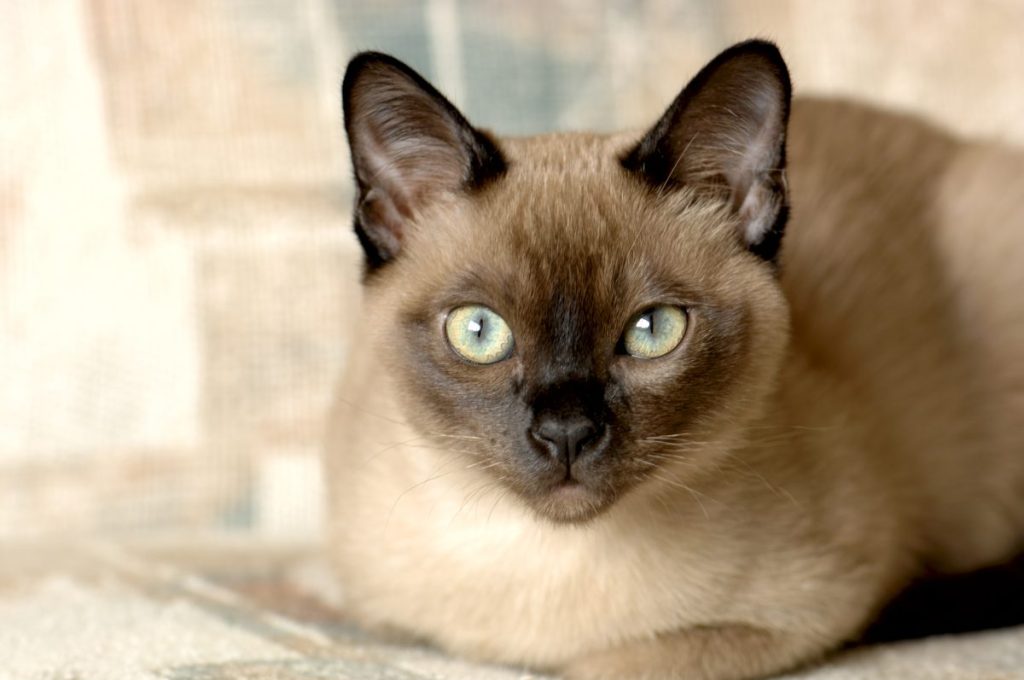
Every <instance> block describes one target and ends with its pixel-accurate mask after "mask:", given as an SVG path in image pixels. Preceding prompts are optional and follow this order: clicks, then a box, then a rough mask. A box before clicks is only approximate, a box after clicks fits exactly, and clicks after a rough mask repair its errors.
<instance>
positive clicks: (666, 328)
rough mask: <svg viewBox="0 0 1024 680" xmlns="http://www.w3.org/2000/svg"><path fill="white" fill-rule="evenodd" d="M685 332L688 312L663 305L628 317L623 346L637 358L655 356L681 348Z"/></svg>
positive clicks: (652, 357) (651, 357) (623, 335)
mask: <svg viewBox="0 0 1024 680" xmlns="http://www.w3.org/2000/svg"><path fill="white" fill-rule="evenodd" d="M685 333H686V312H684V311H683V310H682V309H680V308H679V307H673V306H671V305H660V306H658V307H651V308H650V309H647V310H644V311H642V312H640V313H639V314H637V315H636V316H634V317H633V318H632V319H630V320H629V323H628V324H627V325H626V331H625V333H623V334H622V346H623V348H624V349H625V350H626V353H627V354H630V355H631V356H634V357H637V358H638V359H656V358H658V357H661V356H665V355H666V354H668V353H669V352H671V351H672V350H674V349H675V348H676V347H678V346H679V343H680V342H682V340H683V335H684V334H685Z"/></svg>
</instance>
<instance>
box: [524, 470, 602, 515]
mask: <svg viewBox="0 0 1024 680" xmlns="http://www.w3.org/2000/svg"><path fill="white" fill-rule="evenodd" d="M590 476H592V475H588V474H587V473H586V472H580V471H578V470H576V469H575V468H566V469H565V471H564V472H562V474H561V476H560V478H556V479H551V478H549V480H548V481H547V483H546V484H545V483H541V484H538V485H535V486H534V488H533V489H531V492H529V493H528V494H526V496H527V497H526V499H525V500H527V502H528V503H529V505H530V506H531V507H532V508H533V510H534V511H535V512H536V513H537V514H539V515H540V516H542V517H543V518H544V519H547V520H550V521H554V522H557V523H560V524H561V523H567V524H579V523H584V522H588V521H590V520H592V519H594V518H595V517H597V516H598V515H600V514H601V513H603V512H604V511H605V510H607V509H608V508H609V507H611V505H612V504H613V503H614V501H615V498H617V494H614V493H612V492H611V489H610V487H609V485H608V484H602V483H598V481H599V480H596V479H589V477H590Z"/></svg>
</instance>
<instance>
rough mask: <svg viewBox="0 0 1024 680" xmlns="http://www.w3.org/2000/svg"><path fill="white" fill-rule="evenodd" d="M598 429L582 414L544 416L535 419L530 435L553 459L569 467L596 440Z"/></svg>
mask: <svg viewBox="0 0 1024 680" xmlns="http://www.w3.org/2000/svg"><path fill="white" fill-rule="evenodd" d="M598 434H599V433H598V427H597V425H595V424H594V421H592V420H591V419H590V418H588V417H586V416H585V415H582V414H572V415H568V416H557V415H552V414H545V415H542V416H540V417H539V418H537V419H536V420H535V421H534V423H533V426H532V427H531V428H530V435H531V436H532V437H533V438H534V439H535V440H536V441H537V443H539V444H540V445H541V446H542V447H543V449H544V450H545V451H546V452H547V453H548V454H549V455H550V456H551V457H552V458H554V459H556V460H559V461H561V462H562V464H564V465H565V466H566V467H571V466H572V464H573V463H574V462H575V461H576V459H577V458H578V457H579V456H580V453H581V452H582V451H583V449H584V448H585V447H586V446H587V444H590V443H591V442H592V441H594V440H595V439H597V438H598Z"/></svg>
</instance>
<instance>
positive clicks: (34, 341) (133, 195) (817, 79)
mask: <svg viewBox="0 0 1024 680" xmlns="http://www.w3.org/2000/svg"><path fill="white" fill-rule="evenodd" d="M752 35H758V36H765V37H770V38H774V39H776V40H778V41H779V42H780V44H781V46H782V48H783V51H784V53H785V54H786V55H787V57H788V58H789V60H790V61H791V66H792V70H793V75H794V81H795V83H796V85H797V88H798V90H799V91H803V92H827V93H838V94H843V95H849V96H857V97H862V98H866V99H870V100H874V101H878V102H882V103H885V104H888V105H892V106H897V107H900V108H904V109H909V110H914V111H918V112H920V113H922V114H923V115H926V116H928V117H929V118H932V119H933V120H936V121H939V122H941V123H942V124H944V125H946V126H948V127H951V128H953V129H956V130H959V131H962V132H964V133H969V134H979V135H985V136H993V137H998V138H1002V139H1005V140H1009V141H1014V142H1017V143H1024V69H1022V68H1021V64H1022V63H1024V3H1022V2H1019V1H1016V0H988V1H987V2H985V1H976V2H966V1H965V2H952V1H950V2H922V1H917V0H914V1H906V2H864V1H860V2H858V1H857V0H834V1H831V2H812V1H810V0H766V1H764V2H755V1H748V2H740V1H739V0H731V1H727V2H711V1H710V0H708V1H703V2H698V1H695V0H694V1H689V2H685V1H678V0H677V1H669V0H663V1H657V0H650V1H648V2H642V3H625V2H617V1H614V0H607V2H589V1H588V2H584V1H582V0H559V1H552V0H524V1H521V2H516V3H510V2H500V1H499V0H482V1H480V2H469V0H462V1H461V2H460V1H457V0H418V1H416V2H377V3H355V2H351V1H349V0H298V1H291V0H277V1H276V2H275V1H271V0H262V1H255V0H251V1H246V0H181V1H180V2H179V1H175V2H166V1H164V0H82V1H78V2H76V1H74V0H7V1H6V2H4V3H3V4H0V111H3V116H2V118H0V151H2V165H0V536H4V535H11V534H30V533H35V532H38V531H52V530H61V529H69V528H76V527H82V528H87V529H98V530H104V531H127V530H132V531H134V530H139V529H152V528H164V529H173V530H180V529H213V530H224V529H227V530H240V531H247V532H256V533H260V534H263V535H270V536H275V537H281V538H309V537H311V536H315V534H316V529H317V526H318V514H317V513H318V505H317V503H318V498H317V492H316V489H317V488H318V478H317V468H316V461H315V454H316V450H317V446H318V442H319V437H320V431H321V429H322V421H323V410H324V408H325V406H326V404H327V402H328V399H329V395H330V390H331V386H332V381H333V378H334V376H335V375H336V373H337V372H338V370H339V369H340V367H341V365H342V363H343V361H344V355H345V344H346V338H347V334H348V333H349V332H351V323H350V320H351V318H352V313H353V308H354V306H355V304H356V300H357V295H356V293H357V290H356V287H355V284H354V280H355V274H354V269H355V263H356V262H357V261H358V253H357V251H356V246H355V243H354V239H353V238H352V237H351V236H350V233H349V217H348V204H349V201H350V193H349V188H348V184H347V182H348V168H347V159H346V156H345V149H344V142H343V139H342V137H341V134H340V125H339V120H338V119H339V114H338V110H337V109H338V102H337V81H338V79H339V77H340V75H341V73H342V71H343V68H344V63H345V61H346V59H347V58H348V56H349V55H350V54H351V53H352V52H353V51H354V50H356V49H363V48H382V49H386V50H390V51H395V52H396V53H398V54H399V55H400V56H403V57H404V58H407V59H409V60H410V61H411V62H413V63H414V64H415V65H416V66H417V67H418V68H421V69H422V70H424V72H426V73H427V74H428V75H429V76H431V77H432V78H433V79H435V81H437V82H439V83H440V84H441V86H442V87H443V88H444V89H446V91H448V92H450V93H452V96H453V98H455V99H456V100H457V101H458V102H459V103H461V104H463V105H464V106H465V107H466V109H467V111H468V112H469V114H470V116H471V117H473V118H474V119H475V120H477V121H478V122H479V123H481V124H483V125H488V126H492V127H495V128H497V129H498V130H499V131H501V130H506V131H511V132H529V131H536V130H540V129H549V128H567V127H580V126H583V127H595V128H612V127H618V126H623V125H630V126H634V125H641V124H643V123H644V122H646V121H648V120H651V119H652V118H653V117H654V116H656V115H657V114H658V113H659V112H660V110H661V109H662V107H663V106H664V105H665V104H666V103H667V101H668V100H669V99H671V97H672V96H674V94H675V93H676V91H677V90H678V89H679V87H681V85H682V84H683V83H684V80H685V79H686V78H687V77H688V76H689V75H691V74H692V72H693V71H694V69H696V68H698V67H699V66H700V65H701V63H702V62H703V61H705V60H706V59H708V58H709V57H710V56H712V55H713V54H714V52H715V51H717V50H718V49H720V48H722V47H724V46H726V45H727V44H728V43H730V42H732V41H734V40H737V39H741V38H745V37H749V36H752Z"/></svg>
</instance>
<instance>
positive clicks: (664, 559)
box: [326, 100, 1024, 680]
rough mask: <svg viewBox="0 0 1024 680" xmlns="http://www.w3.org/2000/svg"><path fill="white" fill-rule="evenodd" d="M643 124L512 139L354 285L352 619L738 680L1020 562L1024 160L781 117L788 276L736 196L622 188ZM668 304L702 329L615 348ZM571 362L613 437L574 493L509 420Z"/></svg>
mask: <svg viewBox="0 0 1024 680" xmlns="http://www.w3.org/2000/svg"><path fill="white" fill-rule="evenodd" d="M350 132H351V130H350ZM637 138H638V136H637V135H636V134H622V135H612V136H599V135H585V134H565V135H549V136H542V137H535V138H530V139H506V140H501V141H499V142H498V147H499V148H500V151H501V154H502V156H503V158H504V159H505V160H507V168H503V174H502V176H501V177H500V178H498V179H495V180H494V181H491V182H489V183H487V185H486V186H483V187H481V188H479V189H476V190H473V191H461V190H457V188H455V187H453V188H452V189H451V190H449V191H444V192H439V193H438V194H437V195H436V196H435V197H434V198H432V199H431V201H430V202H429V204H427V205H424V206H422V207H421V208H420V209H418V210H417V211H416V212H415V218H414V219H413V220H412V221H411V222H409V223H408V224H406V225H404V226H403V233H402V239H401V252H400V254H398V255H397V256H395V257H394V258H393V261H390V262H388V263H387V264H386V265H385V266H382V267H380V268H379V269H378V270H376V271H374V272H373V273H372V274H371V275H370V276H369V277H368V279H367V283H366V290H365V300H364V310H363V316H362V321H361V322H360V324H359V325H358V326H357V327H356V329H355V334H356V342H355V344H354V347H353V349H352V353H351V357H350V359H349V367H348V370H347V373H346V377H345V379H344V381H343V383H342V385H341V387H340V389H339V392H338V399H337V401H336V405H335V409H334V413H333V416H332V431H331V436H330V441H329V446H328V451H327V456H326V464H327V475H328V482H329V485H330V489H329V490H330V499H331V504H330V518H331V527H332V529H331V540H330V553H331V555H332V557H333V559H334V561H335V563H336V565H337V568H338V571H339V574H340V576H341V578H342V580H343V583H344V586H345V589H346V591H347V593H348V597H349V600H348V602H349V606H350V608H351V609H352V611H353V612H354V613H355V614H356V615H357V616H358V617H359V619H360V620H361V621H363V622H364V623H365V624H366V625H368V626H371V627H397V628H399V629H401V630H404V631H407V632H409V633H411V634H413V635H415V636H417V637H421V638H423V639H426V640H429V641H431V642H434V643H436V644H438V645H440V646H442V647H444V648H445V649H448V650H450V651H452V652H454V653H457V654H462V655H466V656H469V657H473V658H477V659H483V660H491V661H499V662H506V663H511V664H522V665H528V666H533V667H537V668H542V669H553V670H556V671H561V672H564V673H565V674H566V675H568V676H570V677H572V678H581V679H590V678H652V679H654V678H657V679H663V680H670V679H675V678H679V679H682V678H686V679H687V680H692V679H695V678H705V679H707V680H729V679H736V680H739V679H742V678H755V677H761V676H763V675H767V674H770V673H774V672H777V671H780V670H784V669H786V668H790V667H793V666H795V665H798V664H801V663H804V662H808V661H810V660H813V659H815V658H818V657H820V656H821V655H822V654H824V653H826V652H827V651H829V650H830V649H833V648H835V647H836V646H837V645H839V644H841V643H842V642H843V641H845V640H848V639H850V638H852V637H853V636H855V635H857V634H858V633H859V632H860V631H861V630H862V629H863V627H864V626H865V625H866V624H867V623H868V622H869V621H870V619H871V617H872V616H873V615H874V614H875V613H876V612H877V611H878V609H879V608H880V607H881V606H882V605H883V604H884V603H885V602H886V601H887V600H888V599H889V598H890V597H891V596H892V594H893V593H894V592H896V591H897V590H898V589H899V588H901V587H903V586H904V585H905V584H906V583H907V582H908V581H909V580H910V579H912V578H913V577H915V576H916V575H918V574H920V573H922V572H923V571H924V570H926V569H928V570H945V571H950V572H954V571H962V570H968V569H972V568H977V567H980V566H983V565H986V564H990V563H994V562H997V561H999V560H1002V559H1005V558H1007V557H1009V556H1011V555H1012V554H1014V553H1015V552H1016V551H1020V550H1021V549H1022V548H1024V540H1022V539H1024V428H1022V427H1021V425H1020V424H1021V423H1022V422H1024V304H1021V301H1020V297H1019V295H1020V291H1021V290H1024V268H1022V267H1021V266H1020V265H1019V261H1020V258H1021V257H1024V245H1022V237H1024V209H1022V208H1021V205H1020V202H1019V197H1020V196H1022V195H1024V158H1022V156H1021V155H1020V154H1016V153H1012V152H1008V151H1003V150H1000V149H997V148H994V147H989V146H985V145H980V144H973V143H966V142H962V141H959V140H956V139H953V138H952V137H950V136H948V135H946V134H945V133H943V132H940V131H938V130H935V129H933V128H931V127H929V126H928V125H926V124H923V123H921V122H919V121H917V120H915V119H912V118H909V117H904V116H898V115H894V114H890V113H885V112H881V111H877V110H873V109H870V108H868V107H864V106H860V105H856V104H852V103H843V102H834V101H813V100H805V101H800V100H798V101H797V102H795V103H794V107H793V110H792V117H791V121H790V126H789V145H788V156H789V170H788V183H789V186H790V188H791V195H792V219H791V221H790V224H789V226H788V228H787V233H786V237H785V239H784V241H783V244H784V245H783V249H782V254H781V259H780V262H779V269H778V271H777V270H776V269H775V268H774V267H773V266H772V265H771V264H770V263H768V262H766V261H764V260H762V259H760V258H758V257H756V256H755V255H753V254H751V252H750V251H749V250H747V249H746V248H745V247H744V244H743V243H742V241H741V240H740V239H738V238H737V226H738V225H737V213H736V212H735V211H734V210H732V209H730V206H729V204H728V202H726V201H722V200H721V199H720V198H719V199H714V200H713V198H712V195H711V194H706V195H705V194H700V193H699V192H697V191H695V190H693V189H690V188H688V187H687V186H680V187H673V188H671V190H668V189H666V190H662V191H652V190H651V187H649V186H645V185H644V184H643V183H642V182H640V181H638V180H637V178H636V177H634V176H632V175H630V174H629V173H628V172H625V171H624V170H623V167H622V164H621V162H620V159H621V158H623V156H624V155H625V154H627V153H628V151H629V150H630V149H631V148H633V146H634V145H635V144H636V141H637ZM733 207H735V206H733ZM392 246H393V244H392ZM665 300H669V301H671V302H672V303H674V304H680V305H684V306H686V307H687V308H688V309H689V310H690V311H691V319H690V328H689V329H688V331H687V336H686V338H685V340H684V342H683V345H681V346H680V348H679V349H678V350H677V351H676V352H674V353H673V354H672V355H671V358H670V359H669V357H665V359H668V360H653V361H649V362H646V363H645V362H642V361H639V360H635V359H632V358H629V357H626V358H623V357H621V356H617V355H614V354H613V352H612V350H611V348H612V347H614V345H615V342H616V338H617V337H618V336H619V334H620V333H621V332H622V328H623V323H624V322H625V320H626V319H628V318H629V316H630V315H631V314H633V313H635V312H636V311H637V310H638V309H642V308H643V307H644V306H646V305H650V304H651V303H652V302H660V301H665ZM480 302H482V303H486V304H487V305H488V306H490V307H491V308H493V309H495V310H498V311H499V312H500V313H501V315H502V316H503V317H504V318H505V319H506V321H507V322H508V324H509V326H510V327H511V328H512V329H513V330H514V332H515V337H516V349H515V354H514V356H513V357H512V358H510V359H508V360H506V361H504V362H500V363H497V364H494V365H491V366H476V365H469V364H467V363H466V362H462V361H459V360H457V359H456V358H455V357H454V355H453V354H452V352H451V350H450V349H449V348H448V347H447V346H446V344H445V340H444V336H443V333H442V330H441V329H442V323H443V319H444V314H445V312H446V311H447V310H449V309H451V308H452V307H454V306H457V305H459V304H466V303H480ZM560 343H561V344H560ZM559 371H561V372H562V373H564V375H567V376H571V377H572V379H573V380H581V381H584V382H585V381H587V380H589V381H591V382H592V383H593V384H599V385H602V386H604V388H605V391H604V392H603V394H602V397H603V399H604V402H605V403H606V404H607V408H608V409H609V414H610V415H609V419H610V421H609V422H611V423H613V424H614V427H613V428H612V429H613V432H614V434H613V435H612V436H614V446H612V447H611V448H610V449H609V451H608V452H606V453H604V454H602V456H601V457H600V458H599V459H598V460H597V461H596V462H594V463H592V464H590V467H587V468H585V470H584V471H583V472H581V474H584V475H589V476H588V477H586V478H585V481H586V484H585V485H584V490H583V491H581V492H579V493H577V494H576V495H572V496H556V495H553V494H552V493H551V485H550V483H549V480H547V478H546V477H545V475H547V474H548V471H547V468H543V467H539V463H538V464H536V465H533V466H531V465H532V464H527V463H524V462H523V458H522V454H521V451H520V450H519V448H517V444H516V442H517V441H518V440H517V438H516V437H517V436H518V435H517V432H516V431H513V430H516V429H517V428H524V427H526V426H527V423H526V422H525V421H523V420H522V419H523V418H524V417H528V409H526V410H525V411H524V406H523V404H524V403H525V404H527V405H528V404H529V403H530V401H531V399H533V398H534V396H535V392H536V391H537V390H539V389H540V386H541V385H546V384H549V383H551V374H552V372H556V373H557V372H559ZM560 375H561V374H560ZM563 377H564V376H563ZM588 384H590V383H588ZM524 413H525V414H526V415H524ZM587 485H589V486H587Z"/></svg>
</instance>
